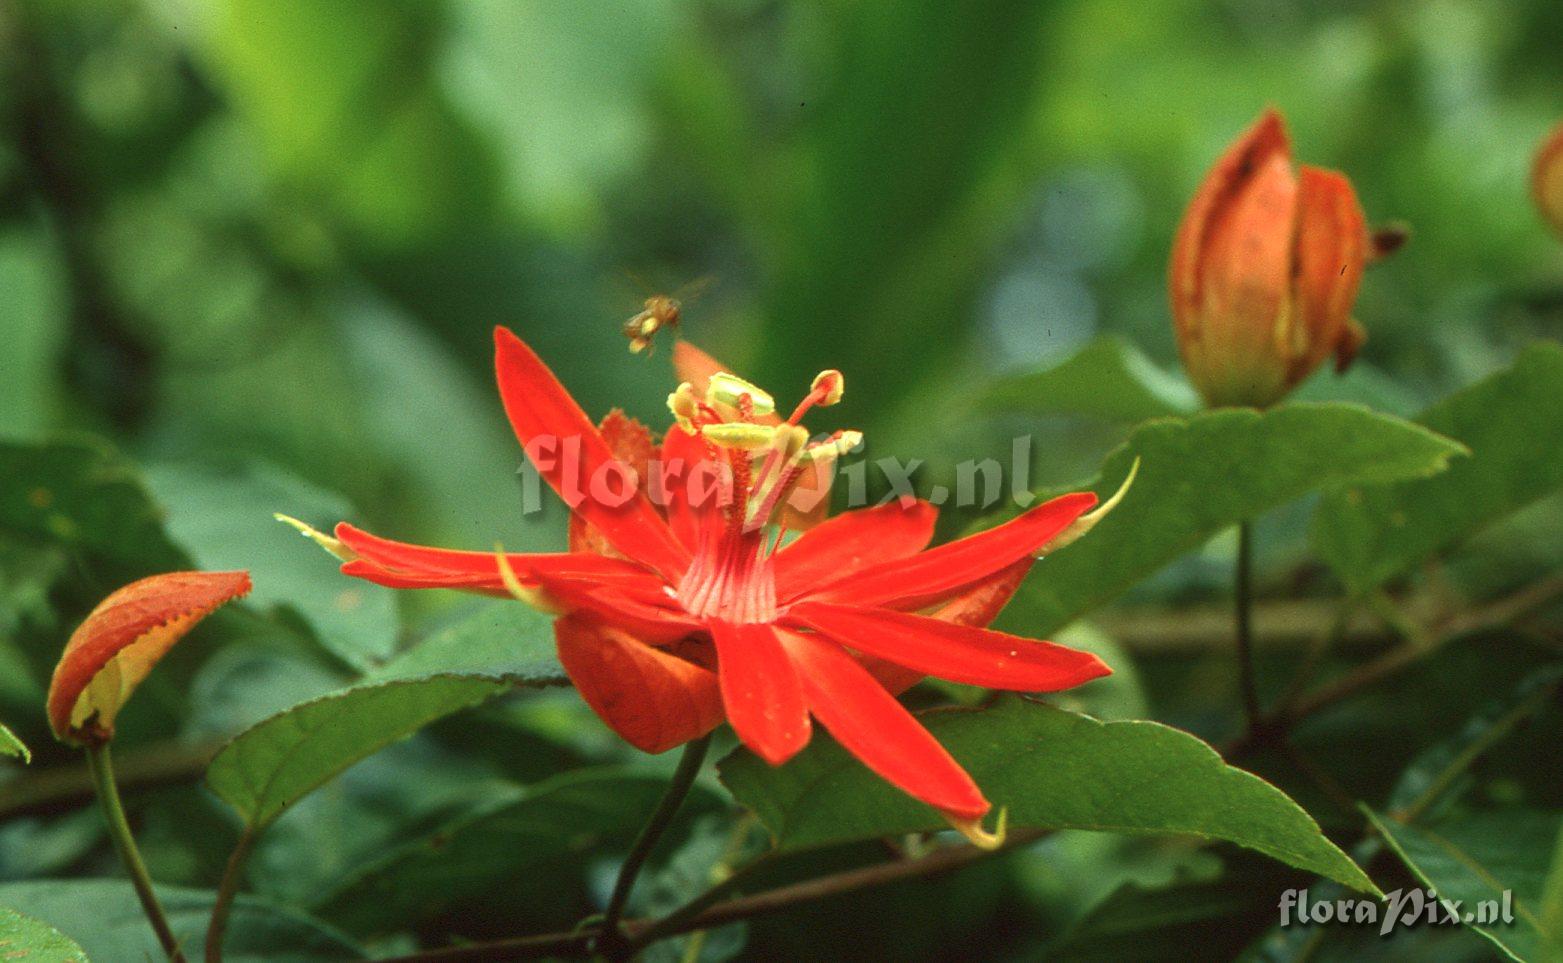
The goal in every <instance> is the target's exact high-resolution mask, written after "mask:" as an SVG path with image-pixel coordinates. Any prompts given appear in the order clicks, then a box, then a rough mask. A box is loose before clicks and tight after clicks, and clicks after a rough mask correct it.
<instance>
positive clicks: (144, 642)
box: [48, 572, 250, 745]
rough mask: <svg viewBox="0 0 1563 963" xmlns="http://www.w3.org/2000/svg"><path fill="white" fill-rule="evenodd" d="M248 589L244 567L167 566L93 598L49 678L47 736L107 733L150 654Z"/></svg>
mask: <svg viewBox="0 0 1563 963" xmlns="http://www.w3.org/2000/svg"><path fill="white" fill-rule="evenodd" d="M249 590H250V574H249V573H248V572H170V573H168V574H165V575H153V576H151V577H150V578H144V579H142V580H141V581H139V582H132V583H131V584H129V585H127V586H125V587H124V588H122V589H120V590H119V591H117V592H115V593H114V594H112V595H110V596H109V597H108V598H106V599H104V600H103V601H102V602H100V603H98V606H97V608H95V609H93V610H92V613H91V614H90V615H88V616H87V618H86V621H84V622H82V624H81V626H80V627H79V628H77V629H76V631H75V632H74V633H73V634H72V635H71V638H70V641H69V642H67V643H66V644H65V652H64V654H63V655H61V656H60V662H59V665H57V666H56V667H55V669H54V679H53V681H51V682H50V683H49V701H48V708H49V725H50V727H51V728H53V730H54V734H55V736H56V737H57V738H59V739H61V740H62V741H65V742H72V743H77V744H80V745H97V744H101V743H104V742H107V741H108V740H109V739H112V738H113V736H114V720H115V719H116V718H117V717H118V715H119V711H120V709H121V708H123V707H124V705H125V702H126V701H127V700H128V699H129V698H130V695H131V693H132V692H134V691H135V689H136V686H138V685H140V684H141V681H142V680H143V679H145V678H146V677H147V674H148V673H149V672H151V671H152V668H153V666H155V665H157V663H158V660H159V659H161V658H162V657H163V656H164V655H165V654H166V653H167V652H168V650H169V649H171V648H173V646H174V643H176V642H178V641H179V640H180V639H181V638H183V637H184V635H185V633H187V632H189V631H190V630H191V629H192V628H194V627H195V624H196V623H197V622H199V621H201V620H202V619H204V618H205V617H206V616H208V615H210V614H211V613H212V611H213V610H215V609H216V608H217V607H218V606H220V605H222V604H223V603H225V602H228V601H231V600H233V599H236V598H238V597H240V596H242V595H244V594H245V593H247V592H249Z"/></svg>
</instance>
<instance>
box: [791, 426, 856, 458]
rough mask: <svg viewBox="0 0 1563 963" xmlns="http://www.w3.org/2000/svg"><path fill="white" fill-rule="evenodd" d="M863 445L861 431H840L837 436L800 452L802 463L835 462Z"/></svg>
mask: <svg viewBox="0 0 1563 963" xmlns="http://www.w3.org/2000/svg"><path fill="white" fill-rule="evenodd" d="M862 443H863V433H862V432H861V431H838V432H836V434H835V435H833V436H831V437H829V438H826V439H825V440H824V441H821V442H817V443H815V444H813V445H810V446H809V447H807V448H805V449H803V450H802V451H800V452H798V461H799V462H800V463H809V462H814V463H823V462H829V461H835V460H836V459H837V458H840V457H841V456H842V455H845V454H846V453H847V452H849V451H852V450H853V449H854V448H856V447H857V446H858V445H861V444H862Z"/></svg>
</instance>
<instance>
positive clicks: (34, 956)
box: [0, 906, 87, 963]
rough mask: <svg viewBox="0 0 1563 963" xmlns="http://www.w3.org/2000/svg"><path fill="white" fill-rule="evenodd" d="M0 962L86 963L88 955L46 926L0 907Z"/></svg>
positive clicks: (69, 940) (5, 907) (40, 921)
mask: <svg viewBox="0 0 1563 963" xmlns="http://www.w3.org/2000/svg"><path fill="white" fill-rule="evenodd" d="M0 960H8V961H9V960H16V961H18V963H87V954H86V953H83V952H82V949H81V947H79V946H77V945H76V944H75V943H74V942H73V941H72V940H71V939H70V938H69V937H67V936H65V935H64V934H63V933H61V932H60V931H59V930H57V929H55V928H54V927H52V926H50V925H49V924H48V923H45V922H43V921H42V920H35V919H33V918H32V917H31V916H23V915H22V914H21V913H18V912H17V911H16V910H14V909H11V908H10V907H7V906H0Z"/></svg>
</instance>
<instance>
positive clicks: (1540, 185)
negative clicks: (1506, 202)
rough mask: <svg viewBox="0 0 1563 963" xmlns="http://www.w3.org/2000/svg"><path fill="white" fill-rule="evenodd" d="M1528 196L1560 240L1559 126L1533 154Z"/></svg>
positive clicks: (1562, 148)
mask: <svg viewBox="0 0 1563 963" xmlns="http://www.w3.org/2000/svg"><path fill="white" fill-rule="evenodd" d="M1530 192H1531V194H1532V195H1534V196H1535V198H1536V206H1537V207H1538V208H1540V209H1541V216H1542V217H1545V218H1546V219H1547V223H1548V224H1551V225H1552V229H1553V230H1554V231H1557V232H1558V236H1559V237H1563V123H1560V124H1558V125H1557V126H1556V127H1554V128H1552V133H1550V134H1548V135H1547V139H1546V140H1544V141H1542V142H1541V147H1540V148H1539V149H1538V150H1537V151H1536V166H1535V167H1534V168H1533V169H1532V170H1531V174H1530Z"/></svg>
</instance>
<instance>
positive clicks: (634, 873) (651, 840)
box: [598, 733, 711, 959]
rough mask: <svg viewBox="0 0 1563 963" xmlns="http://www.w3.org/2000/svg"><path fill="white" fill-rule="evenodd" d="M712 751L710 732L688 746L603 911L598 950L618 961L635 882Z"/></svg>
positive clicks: (624, 944)
mask: <svg viewBox="0 0 1563 963" xmlns="http://www.w3.org/2000/svg"><path fill="white" fill-rule="evenodd" d="M710 748H711V736H710V734H709V733H708V734H706V735H704V736H701V737H700V738H699V739H695V740H693V741H691V742H688V743H685V745H684V751H683V754H682V755H681V756H679V760H678V768H677V769H676V770H674V772H673V781H672V782H671V783H669V784H668V788H667V791H666V792H664V793H663V794H662V799H661V801H660V802H658V803H657V808H656V809H655V810H653V811H652V813H651V817H650V818H649V819H647V820H646V825H644V826H642V827H641V830H640V834H639V835H638V836H636V837H635V844H634V845H633V846H631V847H630V853H629V856H627V857H625V860H624V865H623V866H622V867H620V869H619V877H618V879H617V880H615V881H614V884H613V894H612V895H611V896H609V897H608V908H607V909H606V910H605V911H604V912H603V918H602V937H601V941H600V945H599V947H598V948H599V950H600V952H602V953H603V955H605V956H607V957H608V958H610V959H616V958H618V957H620V956H621V955H623V953H624V952H625V951H627V950H629V949H630V945H629V942H628V940H627V939H626V937H625V935H624V933H623V931H622V929H621V927H620V924H621V923H622V922H623V920H624V908H625V906H626V905H628V903H629V898H630V893H631V892H632V891H633V890H634V888H635V880H636V879H637V878H638V877H639V876H640V871H641V870H642V869H644V868H645V865H646V860H647V859H649V858H650V857H651V852H652V850H654V849H655V848H656V846H657V843H658V841H660V840H661V839H662V836H663V834H665V833H666V832H667V830H668V827H669V826H671V825H672V824H673V817H674V816H676V815H678V810H679V807H680V806H682V805H683V804H684V799H685V797H687V796H688V795H689V790H690V789H692V788H694V785H695V777H697V776H699V775H700V767H701V766H702V765H703V764H704V763H705V758H706V752H707V751H708V750H709V749H710Z"/></svg>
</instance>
